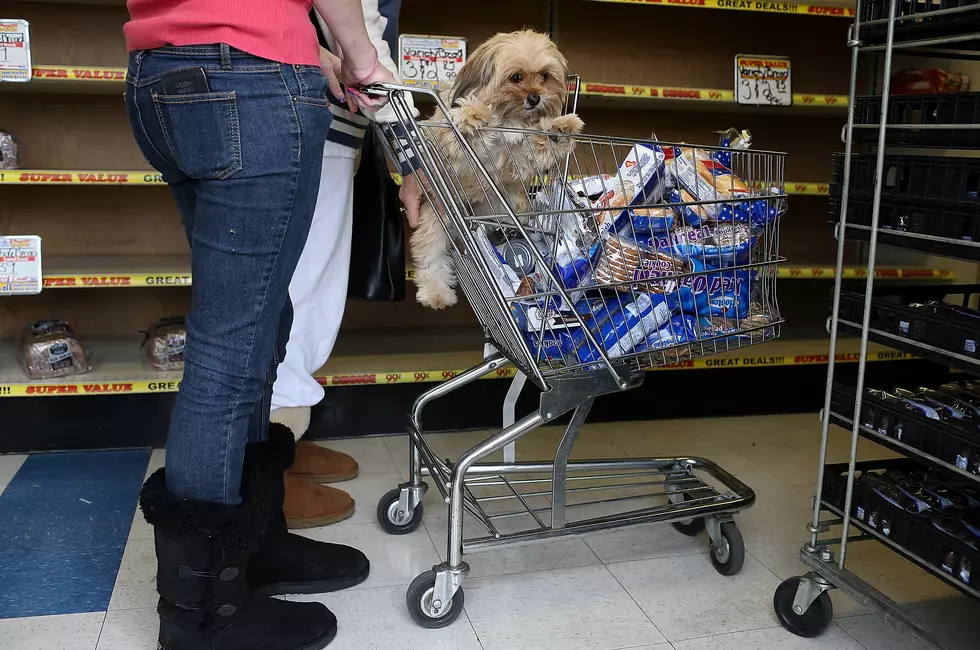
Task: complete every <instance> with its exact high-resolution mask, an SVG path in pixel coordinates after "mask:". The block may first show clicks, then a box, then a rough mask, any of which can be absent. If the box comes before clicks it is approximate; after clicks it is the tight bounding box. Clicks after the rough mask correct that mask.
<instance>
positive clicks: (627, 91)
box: [2, 65, 847, 112]
mask: <svg viewBox="0 0 980 650" xmlns="http://www.w3.org/2000/svg"><path fill="white" fill-rule="evenodd" d="M125 82H126V69H125V68H93V67H78V66H72V67H69V66H57V65H45V66H35V67H34V77H33V78H32V79H31V81H29V82H27V83H22V84H4V85H3V87H2V89H3V90H7V89H8V87H10V88H9V89H10V90H20V91H31V90H33V91H41V92H74V93H112V92H117V91H118V92H122V90H123V84H125ZM580 95H581V100H582V101H584V102H585V104H589V103H593V104H603V105H604V104H612V105H616V104H619V103H620V102H626V105H628V106H630V107H633V108H635V107H637V106H638V105H640V103H641V102H644V103H646V104H648V105H649V107H651V108H655V107H657V106H663V107H667V108H671V107H673V108H677V107H679V105H690V106H691V107H693V108H697V109H701V110H712V109H727V110H731V109H735V110H746V111H752V110H759V107H753V106H738V105H737V104H735V92H734V91H733V90H731V89H718V88H681V87H674V86H643V85H631V84H609V83H603V82H596V81H584V82H582V89H581V91H580ZM585 104H583V105H585ZM761 108H762V109H763V110H771V111H780V110H793V111H799V110H805V109H814V110H816V111H818V112H825V111H828V110H834V109H845V108H847V96H846V95H825V94H820V93H793V106H791V107H788V108H786V107H782V108H766V107H761Z"/></svg>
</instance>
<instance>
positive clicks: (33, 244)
mask: <svg viewBox="0 0 980 650" xmlns="http://www.w3.org/2000/svg"><path fill="white" fill-rule="evenodd" d="M41 286H42V280H41V238H40V237H38V236H37V235H24V236H12V237H0V296H18V295H25V294H28V295H30V294H36V293H41Z"/></svg>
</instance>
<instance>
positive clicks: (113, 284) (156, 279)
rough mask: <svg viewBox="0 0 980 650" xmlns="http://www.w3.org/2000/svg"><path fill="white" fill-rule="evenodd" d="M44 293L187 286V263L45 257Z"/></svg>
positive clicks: (179, 259)
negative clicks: (62, 290)
mask: <svg viewBox="0 0 980 650" xmlns="http://www.w3.org/2000/svg"><path fill="white" fill-rule="evenodd" d="M43 269H44V288H45V289H125V288H139V287H173V286H187V285H190V283H191V263H190V259H189V258H187V257H183V256H173V257H153V258H149V259H148V258H147V257H145V256H141V257H107V256H96V257H57V256H54V257H46V258H44V260H43Z"/></svg>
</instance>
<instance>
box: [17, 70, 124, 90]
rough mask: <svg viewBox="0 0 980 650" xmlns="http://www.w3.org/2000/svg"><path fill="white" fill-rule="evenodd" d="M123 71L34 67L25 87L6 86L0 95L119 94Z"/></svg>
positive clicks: (122, 82) (23, 85)
mask: <svg viewBox="0 0 980 650" xmlns="http://www.w3.org/2000/svg"><path fill="white" fill-rule="evenodd" d="M125 83H126V68H116V67H91V66H67V65H36V66H33V68H32V69H31V80H30V81H28V82H26V83H5V84H2V85H0V92H11V91H12V92H17V91H20V92H25V91H27V92H49V93H83V94H101V93H104V94H113V93H122V91H123V88H124V84H125Z"/></svg>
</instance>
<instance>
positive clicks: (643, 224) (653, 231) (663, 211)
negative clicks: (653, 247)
mask: <svg viewBox="0 0 980 650" xmlns="http://www.w3.org/2000/svg"><path fill="white" fill-rule="evenodd" d="M626 214H627V216H628V219H627V220H626V221H624V222H623V225H622V226H621V228H620V232H623V233H629V234H633V235H634V236H635V237H637V238H639V237H642V236H650V237H652V236H656V235H662V234H666V233H669V232H670V231H671V230H673V228H674V223H675V220H676V216H677V209H676V208H673V207H671V206H668V205H661V206H653V207H649V208H630V209H629V210H628V211H627V213H626Z"/></svg>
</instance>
